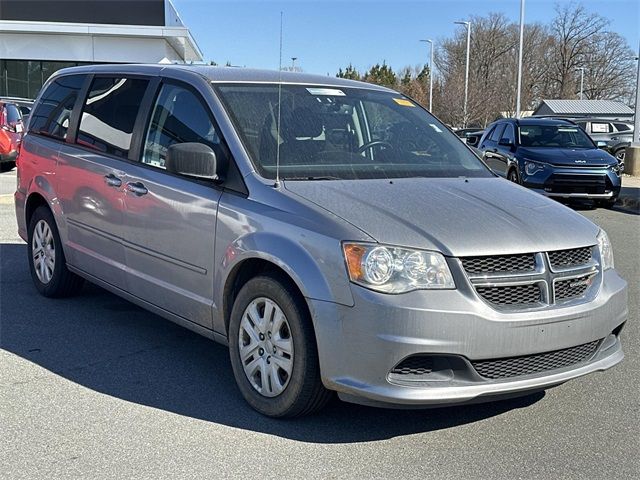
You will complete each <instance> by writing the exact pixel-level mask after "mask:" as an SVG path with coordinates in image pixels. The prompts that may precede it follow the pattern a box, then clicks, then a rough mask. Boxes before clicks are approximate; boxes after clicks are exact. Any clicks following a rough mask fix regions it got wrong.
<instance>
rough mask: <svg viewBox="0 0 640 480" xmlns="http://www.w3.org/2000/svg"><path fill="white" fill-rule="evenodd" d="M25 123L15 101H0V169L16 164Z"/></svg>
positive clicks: (9, 168) (6, 168)
mask: <svg viewBox="0 0 640 480" xmlns="http://www.w3.org/2000/svg"><path fill="white" fill-rule="evenodd" d="M23 130H24V124H23V123H22V114H21V113H20V110H19V109H18V107H17V106H16V105H14V104H13V103H3V102H0V171H2V172H5V171H7V170H11V169H12V168H13V167H15V166H16V158H17V157H18V147H19V145H20V140H21V138H22V131H23Z"/></svg>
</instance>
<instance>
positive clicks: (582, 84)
mask: <svg viewBox="0 0 640 480" xmlns="http://www.w3.org/2000/svg"><path fill="white" fill-rule="evenodd" d="M578 70H580V100H582V95H583V93H582V92H584V67H578V68H576V72H577V71H578Z"/></svg>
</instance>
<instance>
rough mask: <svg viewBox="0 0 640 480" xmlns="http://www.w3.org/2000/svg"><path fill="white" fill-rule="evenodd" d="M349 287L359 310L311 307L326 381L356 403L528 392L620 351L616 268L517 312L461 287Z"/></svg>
mask: <svg viewBox="0 0 640 480" xmlns="http://www.w3.org/2000/svg"><path fill="white" fill-rule="evenodd" d="M352 290H353V295H354V300H355V305H354V306H353V307H347V306H343V305H338V304H334V303H330V302H323V301H317V300H309V305H310V307H311V313H312V316H313V319H314V326H315V329H316V338H317V342H318V353H319V357H320V369H321V375H322V380H323V383H324V384H325V386H326V387H327V388H329V389H331V390H335V391H337V392H338V394H339V396H340V398H342V399H343V400H346V401H351V402H354V403H361V404H366V405H374V406H387V407H393V406H395V407H405V408H407V407H411V408H417V407H421V406H422V407H427V406H434V405H453V404H462V403H473V402H478V401H489V400H493V399H500V398H507V397H513V396H519V395H526V394H529V393H532V392H534V391H539V390H544V389H547V388H551V387H553V386H556V385H559V384H561V383H564V382H566V381H568V380H570V379H572V378H576V377H579V376H582V375H586V374H588V373H591V372H595V371H602V370H606V369H608V368H611V367H612V366H614V365H616V364H617V363H619V362H620V361H621V360H622V359H623V357H624V354H623V352H622V346H621V343H620V336H619V334H620V331H621V329H622V325H623V324H624V322H625V320H626V318H627V288H626V282H625V281H624V280H623V279H621V278H620V277H619V276H618V274H617V273H616V272H615V271H614V270H608V271H606V272H605V273H604V282H603V284H602V286H601V288H600V292H599V294H598V296H597V297H596V298H595V300H593V301H591V302H589V303H584V304H580V305H574V306H570V307H557V308H548V309H546V310H542V311H541V310H538V311H528V312H526V311H523V312H519V313H500V312H498V311H496V310H494V309H492V308H491V307H489V306H488V305H487V304H485V303H484V302H483V301H482V300H480V299H479V298H467V297H466V295H464V294H463V293H461V292H460V291H458V290H440V291H437V290H432V291H415V292H411V293H407V294H402V295H384V294H379V293H375V292H372V291H369V290H367V289H364V288H361V287H358V286H355V285H353V286H352Z"/></svg>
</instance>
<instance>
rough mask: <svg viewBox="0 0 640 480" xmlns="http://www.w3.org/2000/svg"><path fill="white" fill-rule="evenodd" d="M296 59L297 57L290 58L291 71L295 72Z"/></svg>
mask: <svg viewBox="0 0 640 480" xmlns="http://www.w3.org/2000/svg"><path fill="white" fill-rule="evenodd" d="M297 59H298V57H291V71H292V72H295V71H296V60H297Z"/></svg>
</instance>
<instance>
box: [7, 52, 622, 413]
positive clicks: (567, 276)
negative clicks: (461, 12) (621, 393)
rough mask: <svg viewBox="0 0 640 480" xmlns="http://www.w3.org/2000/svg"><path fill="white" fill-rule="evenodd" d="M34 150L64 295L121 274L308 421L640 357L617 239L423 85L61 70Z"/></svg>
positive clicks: (557, 379)
mask: <svg viewBox="0 0 640 480" xmlns="http://www.w3.org/2000/svg"><path fill="white" fill-rule="evenodd" d="M27 130H28V131H27V133H26V135H25V137H24V140H23V144H22V149H21V153H20V156H19V158H18V188H17V191H16V194H15V201H16V213H17V219H18V224H19V233H20V235H21V236H22V238H24V239H25V240H26V241H27V242H28V261H29V266H30V270H31V275H32V278H33V282H34V284H35V286H36V288H37V290H38V291H39V292H40V293H41V294H42V295H45V296H47V297H60V296H66V295H71V294H75V293H78V292H79V291H80V288H81V285H82V282H83V281H84V280H88V281H90V282H93V283H96V284H98V285H101V286H102V287H104V288H105V289H107V290H110V291H112V292H114V293H116V294H117V295H120V296H122V297H124V298H126V299H128V300H130V301H132V302H134V303H136V304H138V305H141V306H143V307H145V308H147V309H149V310H150V311H152V312H155V313H157V314H158V315H160V316H162V317H165V318H167V319H170V320H172V321H174V322H176V323H178V324H181V325H183V326H185V327H187V328H190V329H192V330H194V331H196V332H198V333H200V334H202V335H205V336H207V337H209V338H211V339H214V340H216V341H219V342H222V343H224V344H227V345H228V346H229V351H230V358H231V361H230V364H231V367H232V369H233V373H234V376H235V379H236V381H237V384H238V387H239V389H240V391H241V392H242V395H243V396H244V398H245V399H246V400H247V402H248V403H249V404H250V405H251V406H252V407H253V408H255V409H256V410H258V411H259V412H262V413H263V414H266V415H270V416H280V417H283V416H295V415H303V414H307V413H310V412H312V411H315V410H317V409H319V408H320V407H321V406H322V405H323V404H324V403H325V402H326V401H327V399H329V398H330V396H331V394H332V393H333V392H337V393H338V395H339V396H340V398H342V399H344V400H347V401H351V402H356V403H362V404H368V405H377V406H392V405H395V406H405V407H407V406H414V407H419V406H428V405H442V404H460V403H469V402H476V401H487V400H491V399H498V398H504V397H507V396H514V395H526V394H529V393H531V392H535V391H540V390H543V389H546V388H550V387H552V386H556V385H559V384H561V383H563V382H566V381H568V380H570V379H573V378H576V377H579V376H581V375H585V374H588V373H591V372H595V371H602V370H606V369H608V368H610V367H612V366H613V365H615V364H617V363H618V362H620V361H621V360H622V358H623V353H622V348H621V343H620V331H621V329H622V326H623V324H624V322H625V320H626V317H627V288H626V283H625V281H624V280H623V279H622V278H621V277H620V276H618V274H617V272H616V271H615V270H614V263H613V253H612V249H611V244H610V243H609V240H608V238H607V235H606V233H605V232H604V231H602V230H600V229H599V228H598V227H597V226H595V225H594V224H593V223H591V222H590V221H588V220H586V219H585V218H584V217H582V216H581V215H579V214H577V213H575V212H573V211H572V210H570V209H568V208H566V207H564V206H562V205H559V204H558V203H556V202H553V201H552V200H549V199H547V198H545V197H543V196H541V195H538V194H536V193H532V192H530V191H528V190H526V189H525V188H523V187H521V186H519V185H516V184H514V183H512V182H508V181H505V180H503V179H501V178H499V177H497V176H496V175H495V174H493V173H492V172H491V171H490V170H489V169H488V167H487V166H486V165H485V164H484V163H483V162H481V161H480V159H479V158H478V157H477V156H476V155H474V154H473V153H472V152H471V151H470V150H469V149H468V147H467V146H466V145H464V143H463V142H462V141H460V140H459V139H457V138H456V137H455V135H454V134H453V133H451V132H450V131H449V129H448V128H446V127H445V126H444V125H443V124H442V123H441V122H439V121H438V120H437V119H436V118H434V117H433V116H431V115H430V114H429V113H428V112H427V111H425V110H424V109H422V108H421V107H420V106H419V105H417V104H415V103H414V102H413V101H412V100H411V99H409V98H406V97H404V96H403V95H401V94H400V93H397V92H395V91H392V90H389V89H387V88H383V87H379V86H375V85H369V84H365V83H360V82H354V81H348V80H342V79H335V78H328V77H322V76H312V75H304V74H293V73H285V72H282V73H278V72H263V71H254V70H247V69H216V68H213V67H204V66H199V67H191V66H190V67H185V66H151V65H146V66H135V65H133V66H121V65H120V66H87V67H75V68H71V69H65V70H62V71H60V72H59V73H57V74H56V75H55V76H53V77H52V78H50V79H49V80H48V82H47V83H46V84H45V86H44V87H43V89H42V93H41V94H40V96H39V98H38V99H37V101H36V104H35V108H34V111H33V113H32V115H31V118H30V121H29V125H28V129H27Z"/></svg>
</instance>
